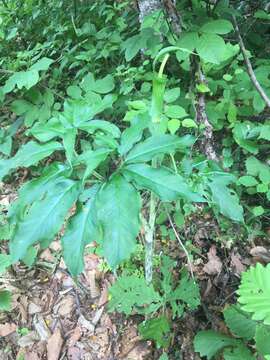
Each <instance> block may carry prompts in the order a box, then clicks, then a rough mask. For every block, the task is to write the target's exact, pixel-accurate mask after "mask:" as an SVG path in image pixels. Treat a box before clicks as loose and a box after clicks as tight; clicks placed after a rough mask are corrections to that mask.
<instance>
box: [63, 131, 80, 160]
mask: <svg viewBox="0 0 270 360" xmlns="http://www.w3.org/2000/svg"><path fill="white" fill-rule="evenodd" d="M76 137H77V129H75V128H70V129H67V130H66V132H65V134H64V135H63V136H62V139H63V145H64V148H65V152H66V157H67V160H68V162H69V163H70V164H72V161H73V159H74V157H75V155H76V151H75V143H76Z"/></svg>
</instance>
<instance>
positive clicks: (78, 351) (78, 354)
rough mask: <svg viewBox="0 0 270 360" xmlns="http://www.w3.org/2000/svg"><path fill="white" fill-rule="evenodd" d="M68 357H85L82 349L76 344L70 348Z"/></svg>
mask: <svg viewBox="0 0 270 360" xmlns="http://www.w3.org/2000/svg"><path fill="white" fill-rule="evenodd" d="M67 358H68V360H81V359H83V353H82V350H81V349H79V348H77V347H76V346H72V347H70V348H68V352H67Z"/></svg>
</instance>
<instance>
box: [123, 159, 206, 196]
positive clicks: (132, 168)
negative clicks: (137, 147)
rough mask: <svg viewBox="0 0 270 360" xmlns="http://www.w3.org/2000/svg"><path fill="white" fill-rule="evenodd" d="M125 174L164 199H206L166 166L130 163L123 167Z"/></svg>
mask: <svg viewBox="0 0 270 360" xmlns="http://www.w3.org/2000/svg"><path fill="white" fill-rule="evenodd" d="M123 172H124V174H125V175H126V176H127V177H128V178H129V179H130V180H133V181H135V182H136V183H137V184H138V185H139V186H140V187H143V188H146V189H148V190H150V191H153V192H154V193H156V194H157V195H158V196H159V197H160V199H161V200H163V201H173V200H177V199H179V198H182V199H185V200H187V201H197V202H204V201H205V199H204V198H203V197H202V196H200V195H199V194H196V193H195V192H193V191H192V190H191V188H190V186H189V185H188V184H187V183H186V182H185V180H184V178H183V177H182V176H180V175H178V174H175V173H173V172H171V171H170V170H169V169H167V168H165V167H160V168H153V167H151V166H149V165H146V164H130V165H127V166H126V167H125V168H124V169H123Z"/></svg>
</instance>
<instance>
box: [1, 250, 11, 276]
mask: <svg viewBox="0 0 270 360" xmlns="http://www.w3.org/2000/svg"><path fill="white" fill-rule="evenodd" d="M11 264H12V261H11V258H10V255H6V254H0V275H1V274H3V273H4V272H5V271H6V269H7V268H8V267H9V266H10V265H11Z"/></svg>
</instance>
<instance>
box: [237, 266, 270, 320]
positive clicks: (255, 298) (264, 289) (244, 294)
mask: <svg viewBox="0 0 270 360" xmlns="http://www.w3.org/2000/svg"><path fill="white" fill-rule="evenodd" d="M269 275H270V265H268V266H265V267H264V266H263V265H261V264H260V263H258V264H257V265H256V266H254V267H250V269H249V270H248V271H246V272H244V273H243V275H242V281H241V285H240V287H239V289H238V295H239V303H240V304H241V307H242V309H243V310H245V311H247V312H249V313H251V314H252V315H251V316H252V319H253V320H261V321H263V322H264V323H265V324H266V325H270V307H269V299H270V290H269V287H268V283H269Z"/></svg>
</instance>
